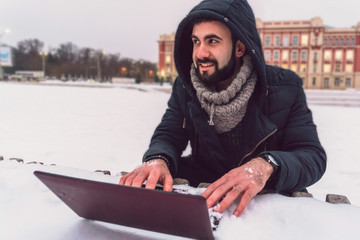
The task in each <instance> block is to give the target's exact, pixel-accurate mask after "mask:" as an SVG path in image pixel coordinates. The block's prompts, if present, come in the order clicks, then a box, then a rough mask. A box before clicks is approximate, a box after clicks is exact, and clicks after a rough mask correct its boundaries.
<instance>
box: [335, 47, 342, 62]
mask: <svg viewBox="0 0 360 240" xmlns="http://www.w3.org/2000/svg"><path fill="white" fill-rule="evenodd" d="M342 53H343V52H342V50H336V51H335V60H336V61H338V62H341V61H342Z"/></svg>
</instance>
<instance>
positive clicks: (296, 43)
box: [291, 35, 299, 46]
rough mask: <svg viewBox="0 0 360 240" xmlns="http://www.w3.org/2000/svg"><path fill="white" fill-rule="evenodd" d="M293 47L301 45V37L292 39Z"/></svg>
mask: <svg viewBox="0 0 360 240" xmlns="http://www.w3.org/2000/svg"><path fill="white" fill-rule="evenodd" d="M291 44H292V46H298V45H299V36H297V35H295V36H293V37H292V43H291Z"/></svg>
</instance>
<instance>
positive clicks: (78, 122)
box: [0, 83, 360, 240]
mask: <svg viewBox="0 0 360 240" xmlns="http://www.w3.org/2000/svg"><path fill="white" fill-rule="evenodd" d="M50 85H51V86H50ZM62 85H64V84H62ZM102 86H103V87H102ZM102 86H93V87H91V88H90V87H86V86H85V87H76V86H66V85H65V86H59V84H51V83H48V84H46V85H45V84H43V85H28V84H15V83H0V98H1V99H0V113H1V118H0V155H1V156H3V157H4V160H2V161H0V183H1V184H0V239H11V240H13V239H14V240H19V239H66V240H70V239H169V236H167V235H163V234H157V233H152V232H147V231H142V230H138V229H133V228H126V227H122V226H117V225H112V224H106V223H100V222H93V221H87V220H83V219H81V218H79V217H78V216H77V215H75V214H74V213H73V212H72V211H71V210H70V209H69V208H67V207H66V206H65V205H64V204H63V203H62V202H61V201H60V200H58V199H57V198H56V196H55V195H53V194H52V193H51V192H50V191H49V190H47V188H46V187H45V186H44V185H42V183H40V181H38V180H37V179H36V178H35V177H34V176H33V171H34V170H42V171H50V172H55V173H61V174H66V175H70V176H76V177H83V178H87V179H95V180H99V181H104V182H110V183H117V182H118V180H119V176H117V174H118V173H119V172H121V171H130V170H132V169H133V168H134V167H136V166H137V165H139V164H140V162H141V158H142V155H143V153H144V151H145V150H146V149H147V146H148V144H149V141H150V137H151V135H152V133H153V130H154V128H155V127H156V125H157V124H158V123H159V121H160V118H161V116H162V114H163V113H164V111H165V108H166V103H167V100H168V98H169V94H168V93H166V92H168V91H169V90H170V86H164V87H160V86H156V87H155V86H145V85H140V86H138V85H124V86H121V85H119V86H116V87H113V86H109V85H102ZM159 90H160V91H159ZM357 93H358V92H354V91H353V92H352V94H355V95H356V94H357ZM307 94H308V93H307ZM309 94H310V95H311V97H312V98H314V99H317V100H319V97H317V96H321V104H322V105H312V104H310V108H311V109H312V111H313V116H314V121H315V123H316V124H317V126H318V133H319V136H320V140H321V142H322V144H323V146H324V147H325V150H326V152H327V155H328V167H327V172H326V173H325V175H324V177H323V178H322V179H321V180H320V181H319V182H318V183H316V184H315V185H313V186H311V187H310V188H309V189H308V190H309V191H310V192H311V193H312V194H313V195H314V198H313V199H309V198H288V197H284V196H280V195H277V194H270V195H263V196H257V197H255V198H254V199H253V200H252V202H251V203H250V205H249V206H248V208H247V209H246V210H245V212H244V214H243V215H242V216H241V217H240V218H238V219H234V218H232V217H231V216H230V215H231V214H230V212H231V211H228V212H225V213H224V216H223V218H222V220H221V222H220V225H219V228H218V230H217V231H216V232H215V233H214V235H215V237H216V239H235V238H236V239H237V238H240V237H241V238H244V239H247V240H248V239H340V238H341V239H359V235H358V229H359V227H360V208H359V206H360V155H359V153H358V151H357V150H358V147H359V146H360V145H359V144H360V125H359V121H358V119H360V108H356V107H342V106H335V107H333V106H329V105H331V103H332V102H333V101H337V100H334V99H333V97H328V98H326V97H325V96H332V95H333V94H334V92H330V91H322V92H320V93H317V92H316V91H313V92H309ZM356 96H358V94H357V95H356ZM352 98H353V97H352ZM355 98H356V97H355ZM310 102H311V101H310ZM335 105H341V104H339V103H338V101H337V103H336V104H335ZM351 106H356V104H355V105H354V104H352V105H351ZM10 158H21V159H23V160H24V164H22V163H18V162H16V161H10V160H9V159H10ZM33 161H35V162H42V163H44V165H41V164H27V163H29V162H33ZM52 164H56V166H53V165H52ZM95 170H110V171H111V174H112V175H111V176H105V175H103V174H101V173H94V171H95ZM327 193H335V194H342V195H346V196H347V197H348V198H349V200H350V202H351V203H352V205H332V204H329V203H325V202H324V200H325V195H326V194H327ZM232 208H234V206H232ZM231 210H232V209H231ZM171 238H173V237H172V236H171Z"/></svg>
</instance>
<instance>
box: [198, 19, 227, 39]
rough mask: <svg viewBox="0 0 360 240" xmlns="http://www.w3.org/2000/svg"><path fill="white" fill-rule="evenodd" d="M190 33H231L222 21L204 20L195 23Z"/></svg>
mask: <svg viewBox="0 0 360 240" xmlns="http://www.w3.org/2000/svg"><path fill="white" fill-rule="evenodd" d="M192 34H193V35H195V36H197V35H198V34H200V35H209V34H215V35H221V36H223V35H229V34H231V32H230V29H229V28H228V27H227V26H226V25H225V24H224V23H222V22H219V21H216V20H214V21H204V22H200V23H195V24H194V27H193V30H192Z"/></svg>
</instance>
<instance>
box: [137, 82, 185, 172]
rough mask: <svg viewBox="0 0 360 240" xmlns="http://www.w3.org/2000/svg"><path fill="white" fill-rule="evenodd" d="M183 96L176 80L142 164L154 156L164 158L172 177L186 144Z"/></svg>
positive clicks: (183, 92)
mask: <svg viewBox="0 0 360 240" xmlns="http://www.w3.org/2000/svg"><path fill="white" fill-rule="evenodd" d="M185 94H186V93H185V89H184V88H183V84H182V82H181V80H180V79H179V78H177V79H176V80H175V82H174V85H173V89H172V93H171V97H170V99H169V101H168V108H167V109H166V112H165V114H164V115H163V117H162V120H161V122H160V124H159V125H158V126H157V128H156V129H155V132H154V134H153V136H152V138H151V142H150V146H149V149H148V150H147V151H146V152H145V154H144V157H143V162H144V161H145V160H146V158H148V157H151V156H154V155H162V156H164V157H166V158H167V160H168V161H169V169H170V172H171V174H172V175H174V174H175V173H176V171H177V166H178V162H179V160H180V157H181V154H182V152H183V151H184V149H185V148H186V146H187V143H188V137H187V135H186V129H184V128H183V121H184V118H185V117H186V115H185V109H186V108H185V106H186V102H185Z"/></svg>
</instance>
